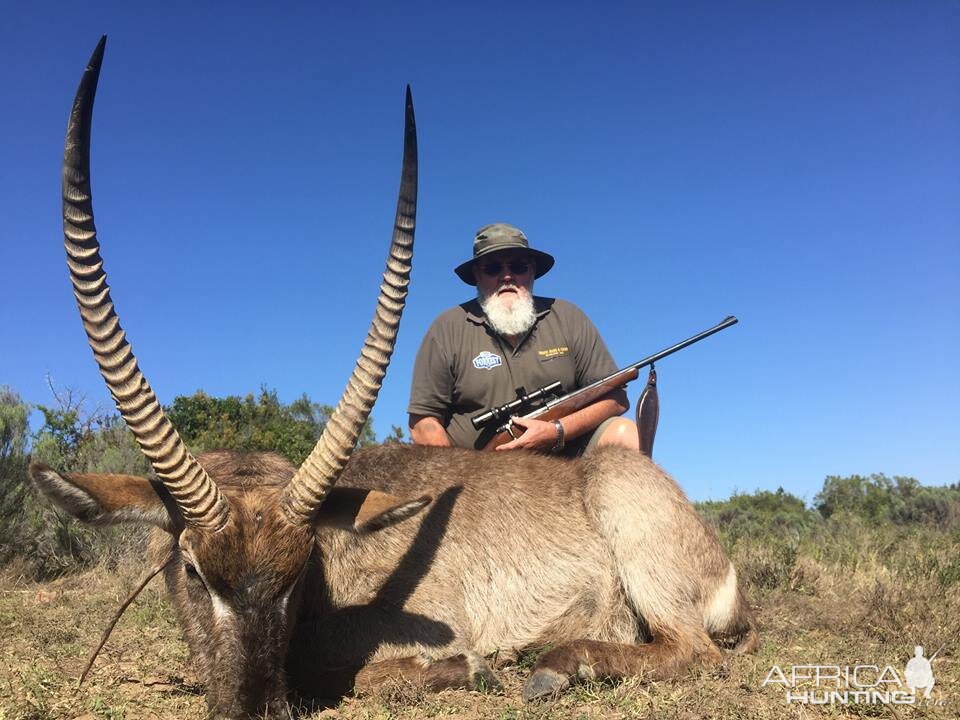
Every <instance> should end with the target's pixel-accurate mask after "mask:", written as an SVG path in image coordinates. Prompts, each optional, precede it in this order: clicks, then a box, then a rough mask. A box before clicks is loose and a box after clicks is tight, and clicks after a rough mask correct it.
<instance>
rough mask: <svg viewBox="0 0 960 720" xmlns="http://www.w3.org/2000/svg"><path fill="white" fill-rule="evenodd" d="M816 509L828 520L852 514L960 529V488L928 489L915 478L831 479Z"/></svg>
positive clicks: (824, 485) (876, 476)
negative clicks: (837, 515) (841, 514)
mask: <svg viewBox="0 0 960 720" xmlns="http://www.w3.org/2000/svg"><path fill="white" fill-rule="evenodd" d="M814 505H815V507H816V508H817V510H818V511H819V512H820V514H821V515H822V516H823V517H825V518H830V517H833V516H834V515H836V514H839V513H849V514H852V515H855V516H857V517H860V518H863V519H864V520H868V521H871V522H878V523H883V522H892V523H894V524H896V525H915V524H928V525H934V526H936V527H941V528H945V529H950V528H955V527H960V486H957V485H950V486H947V487H926V486H923V485H921V484H920V483H919V482H918V481H917V480H915V479H914V478H911V477H899V476H897V477H894V478H888V477H887V476H886V475H883V474H874V475H870V476H869V477H864V476H862V475H850V476H848V477H838V476H836V475H831V476H829V477H827V479H826V480H825V481H824V483H823V489H822V490H821V491H820V492H819V493H818V494H817V495H816V497H815V498H814Z"/></svg>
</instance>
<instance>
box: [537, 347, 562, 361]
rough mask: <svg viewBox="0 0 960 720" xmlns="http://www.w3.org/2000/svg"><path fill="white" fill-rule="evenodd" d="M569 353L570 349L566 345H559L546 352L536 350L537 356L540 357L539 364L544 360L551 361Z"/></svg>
mask: <svg viewBox="0 0 960 720" xmlns="http://www.w3.org/2000/svg"><path fill="white" fill-rule="evenodd" d="M569 352H570V348H568V347H567V346H566V345H561V346H560V347H552V348H549V349H547V350H537V355H539V356H540V360H541V362H542V361H544V360H553V359H554V358H557V357H563V356H564V355H567V354H568V353H569Z"/></svg>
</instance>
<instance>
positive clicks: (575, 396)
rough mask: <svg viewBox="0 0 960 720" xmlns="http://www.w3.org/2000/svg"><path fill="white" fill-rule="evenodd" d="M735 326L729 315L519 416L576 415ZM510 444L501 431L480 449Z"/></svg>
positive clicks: (509, 436)
mask: <svg viewBox="0 0 960 720" xmlns="http://www.w3.org/2000/svg"><path fill="white" fill-rule="evenodd" d="M736 324H737V318H735V317H734V316H733V315H730V316H729V317H727V318H725V319H724V320H723V321H722V322H720V323H718V324H717V325H714V326H713V327H712V328H709V329H707V330H704V331H703V332H701V333H697V334H696V335H694V336H693V337H689V338H687V339H686V340H682V341H681V342H678V343H677V344H676V345H671V346H670V347H668V348H666V349H665V350H661V351H660V352H658V353H654V354H653V355H650V356H649V357H646V358H644V359H643V360H641V361H640V362H636V363H634V364H633V365H628V366H627V367H625V368H623V369H622V370H618V371H617V372H615V373H613V374H612V375H607V377H605V378H601V379H600V380H597V381H596V382H594V383H591V384H590V385H587V386H586V387H582V388H580V389H579V390H574V391H573V392H572V393H568V394H567V395H564V396H563V397H560V398H557V399H556V400H552V401H550V402H548V403H547V404H546V405H544V406H543V407H541V408H537V409H536V410H534V411H532V412H529V413H527V414H526V415H523V416H522V417H523V418H525V419H526V418H530V419H534V420H545V421H547V422H549V421H552V420H559V419H561V418H563V417H566V416H567V415H569V414H570V413H573V412H576V411H577V410H579V409H580V408H582V407H586V406H587V405H590V404H592V403H594V402H596V401H597V400H600V399H601V398H603V397H604V396H605V395H608V394H610V393H611V392H613V391H614V390H617V389H619V388H621V387H623V386H624V385H626V384H627V383H628V382H630V381H632V380H636V379H637V377H638V376H639V375H640V368H643V367H647V366H648V365H649V366H652V365H653V364H654V363H655V362H657V361H659V360H661V359H663V358H665V357H667V355H672V354H673V353H675V352H677V351H678V350H683V349H684V348H685V347H688V346H690V345H693V344H694V343H695V342H700V341H701V340H703V339H704V338H706V337H709V336H710V335H713V334H714V333H717V332H720V331H721V330H724V329H726V328H728V327H730V326H731V325H736ZM655 382H656V379H655V377H654V383H655ZM511 440H513V437H511V435H510V433H509V432H506V431H505V430H504V431H502V432H498V433H497V434H496V435H494V436H493V437H492V438H491V439H490V442H488V443H487V444H486V445H484V447H483V449H484V450H495V449H496V448H498V447H499V446H500V445H503V444H504V443H508V442H510V441H511ZM649 444H650V445H651V446H652V444H653V441H652V438H651V439H650V442H649ZM651 449H652V447H651V448H649V449H648V450H647V453H648V454H649V450H651Z"/></svg>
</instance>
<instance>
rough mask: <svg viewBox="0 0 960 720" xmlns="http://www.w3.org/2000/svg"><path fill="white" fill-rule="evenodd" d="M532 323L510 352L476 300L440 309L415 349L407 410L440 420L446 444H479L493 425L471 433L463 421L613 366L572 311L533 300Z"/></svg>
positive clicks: (582, 381) (589, 326)
mask: <svg viewBox="0 0 960 720" xmlns="http://www.w3.org/2000/svg"><path fill="white" fill-rule="evenodd" d="M534 310H535V312H536V315H537V321H536V324H535V325H534V326H533V328H532V329H531V330H530V332H529V333H528V334H527V336H526V338H524V340H523V342H521V343H520V344H519V345H518V346H517V347H516V348H515V349H514V348H512V347H511V346H510V343H509V342H507V341H506V340H504V339H503V338H501V337H500V336H499V335H498V334H497V333H496V332H495V331H494V330H493V329H492V328H491V327H490V326H489V325H488V324H487V322H486V318H485V317H484V314H483V310H482V309H481V308H480V303H479V301H477V300H470V301H468V302H465V303H463V304H462V305H458V306H456V307H454V308H451V309H450V310H447V311H446V312H444V313H442V314H441V315H440V316H439V317H438V318H437V319H436V320H434V321H433V324H432V325H431V326H430V329H429V330H427V334H426V336H425V337H424V338H423V342H422V343H421V345H420V350H419V351H418V352H417V359H416V363H415V364H414V368H413V384H412V387H411V390H410V405H409V407H408V408H407V412H409V413H410V414H412V415H428V416H431V417H435V418H437V419H439V420H440V422H441V424H442V425H443V426H444V427H445V428H446V430H447V434H448V435H449V436H450V440H451V441H452V442H453V444H454V445H456V446H458V447H473V448H477V449H479V448H482V447H483V446H484V445H486V444H487V442H488V441H489V440H490V438H491V437H492V436H493V434H494V430H495V428H493V427H490V428H487V429H484V431H483V432H482V433H481V432H480V431H477V430H474V428H473V425H472V424H471V423H470V418H471V417H473V416H474V415H477V414H479V413H481V412H484V411H485V410H489V409H490V408H492V407H494V406H496V405H503V404H504V403H507V402H510V401H511V400H514V399H516V397H517V395H516V389H517V388H518V387H523V388H524V389H525V390H526V391H527V392H532V391H533V390H536V389H537V388H540V387H543V386H545V385H549V384H550V383H552V382H555V381H557V380H559V381H560V382H561V383H562V384H563V389H562V391H561V394H565V393H568V392H572V391H573V390H576V389H577V388H581V387H583V386H585V385H589V384H590V383H592V382H595V381H597V380H599V379H600V378H602V377H605V376H607V375H610V374H611V373H614V372H616V371H617V366H616V365H615V364H614V362H613V358H612V357H610V353H609V351H608V350H607V347H606V345H604V343H603V340H602V339H601V337H600V334H599V333H598V332H597V329H596V328H595V327H594V325H593V323H592V322H590V319H589V318H588V317H587V316H586V315H585V314H584V313H583V311H582V310H580V308H578V307H577V306H576V305H573V304H572V303H569V302H566V301H565V300H556V299H553V298H542V297H534Z"/></svg>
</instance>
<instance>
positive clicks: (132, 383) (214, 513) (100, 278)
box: [63, 35, 229, 530]
mask: <svg viewBox="0 0 960 720" xmlns="http://www.w3.org/2000/svg"><path fill="white" fill-rule="evenodd" d="M106 44H107V36H106V35H104V36H103V37H102V38H101V39H100V42H99V44H98V45H97V48H96V50H94V51H93V55H91V56H90V62H89V63H88V64H87V69H86V70H85V71H84V73H83V77H82V78H81V80H80V87H78V88H77V95H76V97H75V98H74V100H73V109H72V110H71V112H70V122H69V123H68V124H67V139H66V143H65V146H64V150H63V238H64V245H65V246H66V250H67V266H68V267H69V268H70V279H71V281H72V282H73V294H74V296H75V297H76V298H77V305H78V307H79V308H80V316H81V318H82V319H83V327H84V329H85V330H86V332H87V340H88V341H89V343H90V348H91V349H92V350H93V356H94V358H95V359H96V361H97V365H99V366H100V374H101V375H103V379H104V380H105V381H106V383H107V387H108V388H109V390H110V394H111V395H112V396H113V400H114V402H115V403H116V404H117V409H118V410H119V411H120V414H121V415H122V416H123V419H124V420H125V421H126V423H127V425H128V426H129V428H130V430H131V431H132V432H133V435H134V437H135V438H136V440H137V444H138V445H139V446H140V449H141V450H142V451H143V453H144V454H145V455H146V456H147V458H148V459H149V460H150V464H151V465H153V469H154V471H155V472H156V473H157V476H158V477H159V478H160V480H161V481H162V482H163V484H164V485H165V486H166V487H167V489H168V490H170V493H171V494H172V495H173V497H174V499H175V500H176V502H177V505H178V506H179V507H180V510H181V511H183V515H184V519H185V520H186V522H187V524H188V525H190V526H191V527H194V528H198V529H204V530H219V529H221V528H222V527H223V526H224V525H225V524H226V522H227V515H228V512H229V507H228V505H227V502H226V500H224V498H223V496H222V495H221V494H220V491H219V490H218V489H217V485H216V483H214V482H213V480H212V479H211V478H210V476H209V475H207V473H206V471H205V470H204V469H203V468H202V467H201V466H200V463H198V462H197V461H196V459H195V458H194V457H193V456H192V455H191V454H190V453H189V452H187V448H186V446H184V444H183V441H182V440H181V439H180V436H179V435H178V434H177V431H176V430H175V429H174V427H173V425H172V424H171V423H170V421H169V420H168V419H167V418H166V416H165V415H164V414H163V409H162V408H161V407H160V403H159V402H157V397H156V395H154V393H153V390H152V389H151V388H150V385H149V384H148V383H147V381H146V379H145V378H144V377H143V375H142V374H141V372H140V368H139V367H137V359H136V358H135V357H134V356H133V349H132V348H131V347H130V343H128V342H127V339H126V334H125V333H124V331H123V329H122V328H121V327H120V319H119V318H118V317H117V314H116V312H115V311H114V307H113V301H112V300H111V299H110V286H109V285H108V284H107V275H106V273H105V272H104V270H103V259H102V258H101V257H100V243H99V242H98V241H97V228H96V226H95V225H94V221H93V198H92V193H91V189H90V126H91V122H92V119H93V101H94V98H95V96H96V94H97V81H98V79H99V77H100V65H101V63H102V62H103V51H104V48H105V47H106Z"/></svg>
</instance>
